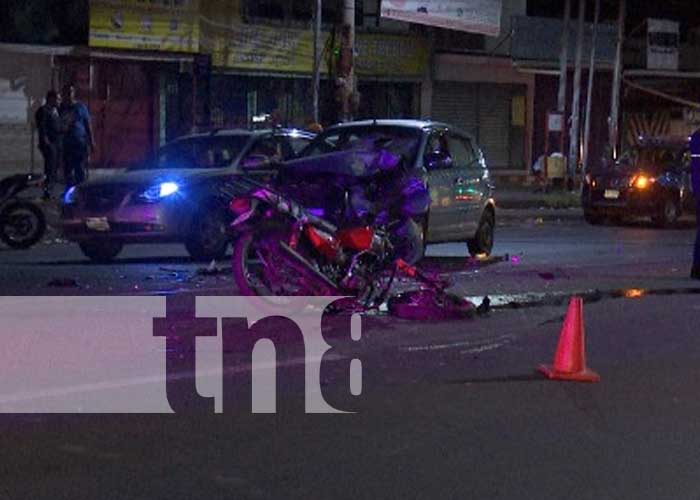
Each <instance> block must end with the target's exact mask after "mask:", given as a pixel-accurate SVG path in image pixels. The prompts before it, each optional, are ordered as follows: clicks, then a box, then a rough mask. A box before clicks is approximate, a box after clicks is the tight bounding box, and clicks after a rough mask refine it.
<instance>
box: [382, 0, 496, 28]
mask: <svg viewBox="0 0 700 500" xmlns="http://www.w3.org/2000/svg"><path fill="white" fill-rule="evenodd" d="M501 4H502V0H382V10H381V15H382V17H386V18H389V19H396V20H398V21H406V22H409V23H417V24H426V25H428V26H437V27H439V28H446V29H451V30H457V31H466V32H468V33H479V34H482V35H489V36H498V35H499V34H500V32H501Z"/></svg>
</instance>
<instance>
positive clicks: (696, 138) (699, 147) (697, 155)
mask: <svg viewBox="0 0 700 500" xmlns="http://www.w3.org/2000/svg"><path fill="white" fill-rule="evenodd" d="M690 177H691V182H692V187H693V196H694V197H695V217H696V220H697V229H696V233H697V234H696V235H695V250H694V252H693V269H692V270H691V271H690V277H691V278H693V279H696V280H700V129H698V130H696V131H695V132H694V133H693V135H691V136H690Z"/></svg>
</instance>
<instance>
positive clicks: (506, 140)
mask: <svg viewBox="0 0 700 500" xmlns="http://www.w3.org/2000/svg"><path fill="white" fill-rule="evenodd" d="M510 115H511V87H510V86H504V85H481V87H480V89H479V134H478V136H477V137H478V139H479V145H480V146H481V148H482V150H483V151H484V156H485V157H486V163H487V164H488V166H489V168H509V167H510V166H511V158H510V156H511V155H510V144H511V141H510V131H511V127H510V118H511V116H510Z"/></svg>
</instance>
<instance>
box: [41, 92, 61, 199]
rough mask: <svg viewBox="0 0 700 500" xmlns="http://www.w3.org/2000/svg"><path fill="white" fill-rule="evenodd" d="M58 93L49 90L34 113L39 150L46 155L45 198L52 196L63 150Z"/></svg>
mask: <svg viewBox="0 0 700 500" xmlns="http://www.w3.org/2000/svg"><path fill="white" fill-rule="evenodd" d="M58 105H59V98H58V93H57V92H56V91H54V90H49V91H48V92H47V93H46V102H45V103H44V105H43V106H41V107H40V108H39V109H38V110H37V111H36V114H35V115H34V119H35V121H36V128H37V132H38V133H39V151H41V155H42V156H43V157H44V175H45V176H46V179H45V181H44V198H45V199H49V198H51V190H52V188H53V184H54V182H55V180H56V170H57V169H58V162H59V158H60V151H61V119H60V116H59V114H58Z"/></svg>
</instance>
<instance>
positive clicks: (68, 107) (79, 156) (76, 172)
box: [60, 85, 95, 189]
mask: <svg viewBox="0 0 700 500" xmlns="http://www.w3.org/2000/svg"><path fill="white" fill-rule="evenodd" d="M62 97H63V103H62V104H61V108H60V115H61V122H62V125H63V169H64V174H65V179H66V189H67V188H69V187H71V186H74V185H76V184H80V183H82V182H83V181H84V180H85V177H86V171H85V169H86V164H87V160H88V153H89V152H90V151H92V150H94V147H95V142H94V139H93V135H92V127H91V125H90V113H89V112H88V109H87V106H85V104H83V103H82V102H79V101H77V100H76V98H75V87H74V86H73V85H66V86H65V87H64V88H63V95H62Z"/></svg>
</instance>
